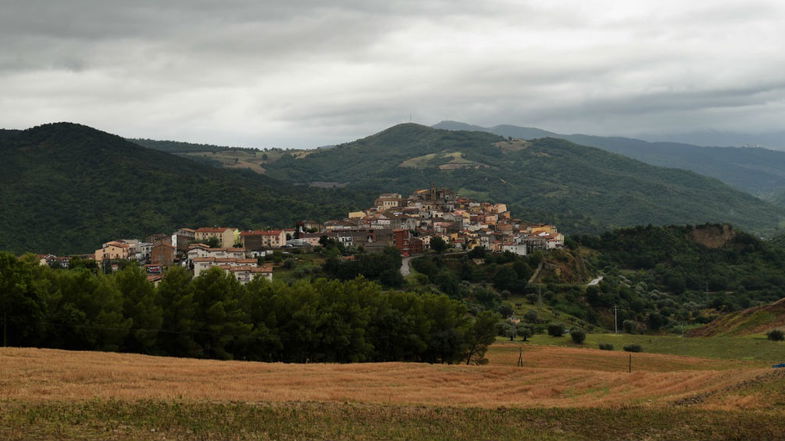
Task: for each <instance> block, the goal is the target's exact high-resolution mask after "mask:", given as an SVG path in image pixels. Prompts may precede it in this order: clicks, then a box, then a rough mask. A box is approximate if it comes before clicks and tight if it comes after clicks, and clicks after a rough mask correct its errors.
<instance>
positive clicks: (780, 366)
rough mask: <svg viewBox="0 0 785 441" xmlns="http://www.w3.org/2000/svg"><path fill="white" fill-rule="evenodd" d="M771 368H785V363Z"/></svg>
mask: <svg viewBox="0 0 785 441" xmlns="http://www.w3.org/2000/svg"><path fill="white" fill-rule="evenodd" d="M772 367H773V368H785V363H780V364H775V365H774V366H772Z"/></svg>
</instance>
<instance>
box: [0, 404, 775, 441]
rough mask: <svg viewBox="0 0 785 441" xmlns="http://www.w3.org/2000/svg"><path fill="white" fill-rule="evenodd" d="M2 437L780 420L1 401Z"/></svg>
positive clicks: (607, 428) (383, 434)
mask: <svg viewBox="0 0 785 441" xmlns="http://www.w3.org/2000/svg"><path fill="white" fill-rule="evenodd" d="M3 404H4V405H3V407H2V410H0V438H2V439H5V440H48V439H73V440H98V439H101V440H147V439H149V440H164V439H166V440H204V439H223V440H304V439H329V440H413V441H417V440H483V439H488V440H490V439H492V440H521V439H532V440H598V441H602V440H619V439H646V440H755V439H760V440H763V439H766V440H777V439H783V438H782V437H783V433H785V419H783V418H782V415H781V414H774V413H766V412H732V411H731V412H729V411H704V410H695V409H657V410H649V409H640V408H621V409H509V408H496V409H473V408H469V409H462V408H450V407H429V406H385V405H369V404H356V403H313V402H307V403H263V404H254V403H196V402H189V401H172V402H162V401H155V400H142V401H134V402H127V401H111V400H92V401H87V402H77V403H66V402H46V403H33V404H30V403H20V402H5V403H3Z"/></svg>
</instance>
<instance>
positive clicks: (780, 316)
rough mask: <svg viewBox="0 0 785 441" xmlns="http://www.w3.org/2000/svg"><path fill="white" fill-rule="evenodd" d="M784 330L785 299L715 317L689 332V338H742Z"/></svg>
mask: <svg viewBox="0 0 785 441" xmlns="http://www.w3.org/2000/svg"><path fill="white" fill-rule="evenodd" d="M772 329H785V298H783V299H780V300H777V301H776V302H774V303H770V304H768V305H761V306H755V307H752V308H748V309H745V310H743V311H738V312H733V313H730V314H725V315H722V316H719V317H717V318H716V319H715V320H713V321H712V322H711V323H709V324H707V325H706V326H702V327H700V328H696V329H693V330H691V331H690V332H689V335H690V336H691V337H714V336H733V337H735V336H743V335H750V334H761V333H764V332H768V331H771V330H772Z"/></svg>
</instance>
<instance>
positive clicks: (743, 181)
mask: <svg viewBox="0 0 785 441" xmlns="http://www.w3.org/2000/svg"><path fill="white" fill-rule="evenodd" d="M433 127H434V128H438V129H445V130H471V131H481V132H488V133H493V134H496V135H499V136H505V137H513V138H520V139H534V138H542V137H552V138H560V139H566V140H568V141H571V142H574V143H576V144H580V145H587V146H590V147H596V148H600V149H603V150H607V151H610V152H613V153H619V154H621V155H625V156H628V157H630V158H633V159H637V160H639V161H643V162H645V163H647V164H652V165H657V166H661V167H669V168H681V169H684V170H691V171H694V172H696V173H699V174H702V175H705V176H710V177H713V178H717V179H719V180H721V181H723V182H725V183H726V184H728V185H731V186H733V187H734V188H737V189H739V190H742V191H746V192H749V193H752V194H754V195H756V196H760V197H764V198H767V199H772V200H774V199H775V198H776V195H777V194H779V193H781V192H785V152H783V151H777V150H769V149H764V148H750V147H700V146H696V145H690V144H683V143H675V142H648V141H643V140H640V139H634V138H624V137H604V136H592V135H582V134H572V135H563V134H558V133H554V132H549V131H547V130H541V129H537V128H532V127H518V126H513V125H497V126H494V127H481V126H475V125H471V124H466V123H461V122H457V121H442V122H440V123H438V124H435V125H434V126H433Z"/></svg>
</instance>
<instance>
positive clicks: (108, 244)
mask: <svg viewBox="0 0 785 441" xmlns="http://www.w3.org/2000/svg"><path fill="white" fill-rule="evenodd" d="M109 246H111V247H118V248H128V247H130V245H128V244H127V243H122V242H117V241H115V240H113V241H111V242H107V243H105V244H104V247H109Z"/></svg>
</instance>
